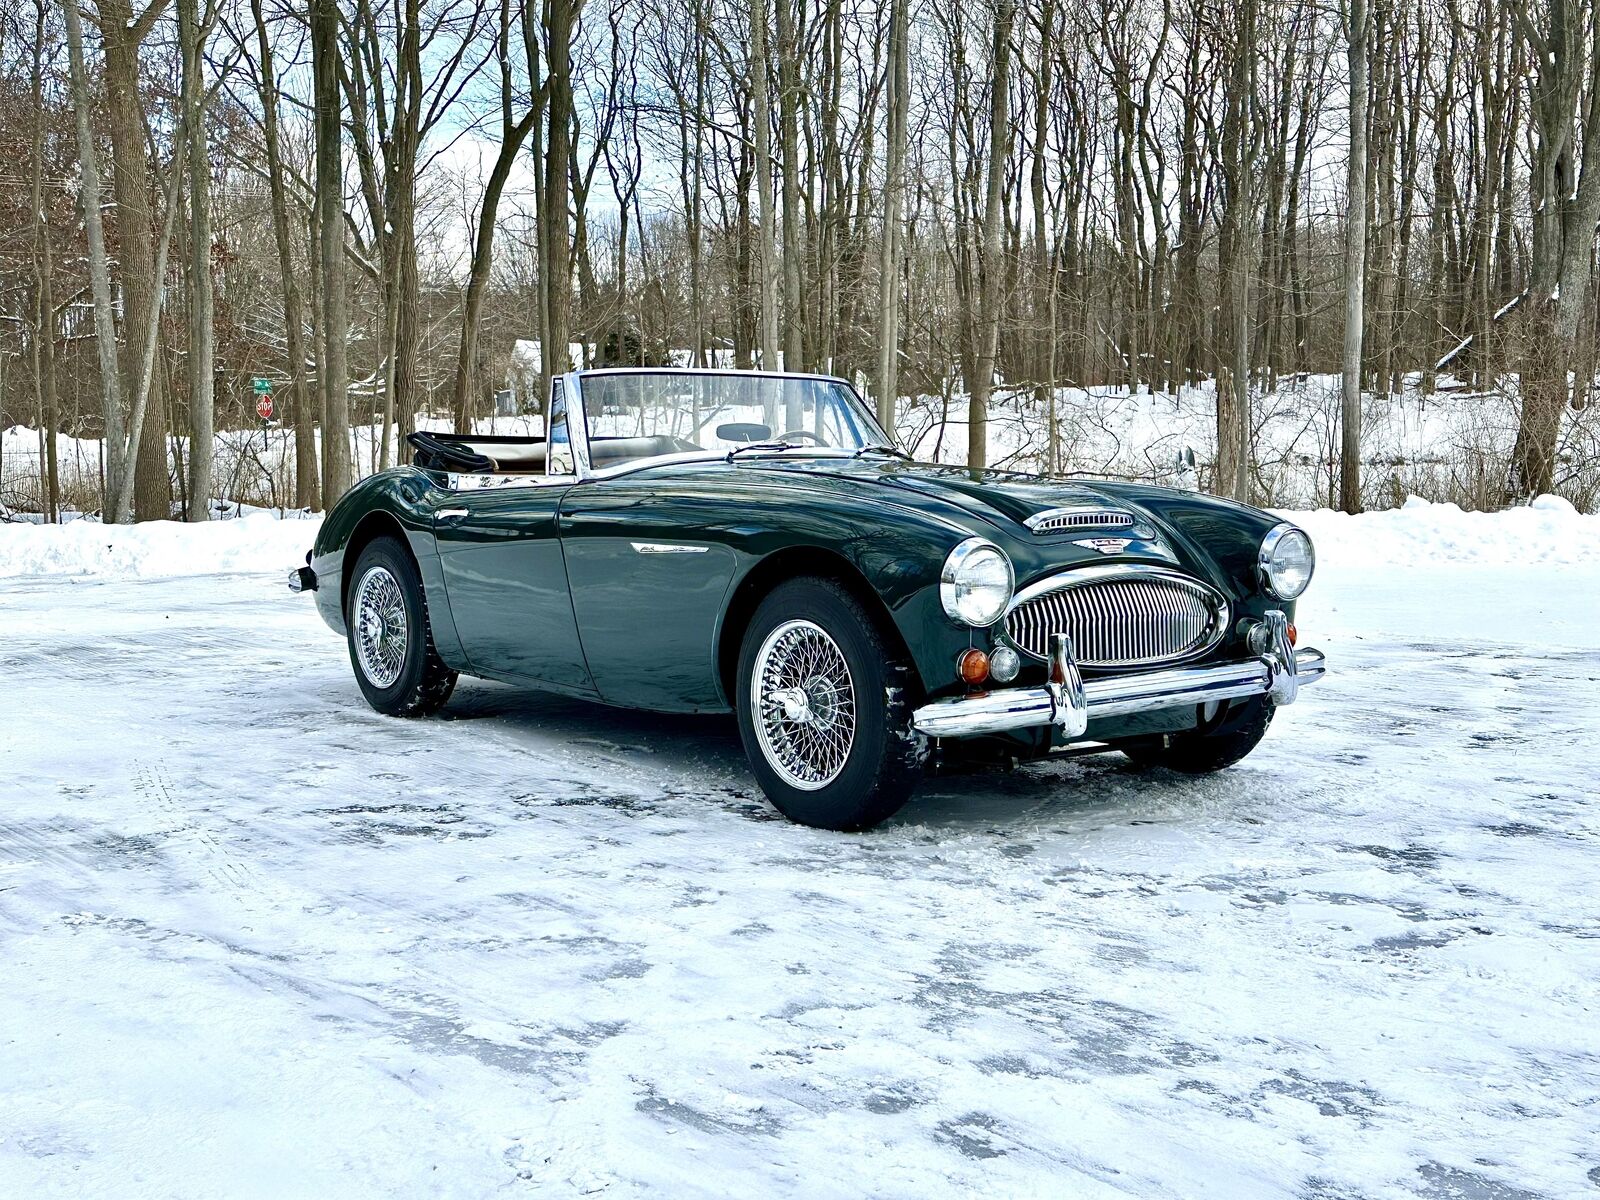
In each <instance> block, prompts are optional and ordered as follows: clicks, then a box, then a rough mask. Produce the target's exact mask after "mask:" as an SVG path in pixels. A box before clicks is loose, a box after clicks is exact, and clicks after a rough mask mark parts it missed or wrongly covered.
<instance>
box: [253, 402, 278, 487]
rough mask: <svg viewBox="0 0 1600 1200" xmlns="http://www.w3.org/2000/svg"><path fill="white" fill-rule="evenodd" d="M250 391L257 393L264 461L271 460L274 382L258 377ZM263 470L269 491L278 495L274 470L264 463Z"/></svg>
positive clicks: (257, 411)
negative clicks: (274, 480)
mask: <svg viewBox="0 0 1600 1200" xmlns="http://www.w3.org/2000/svg"><path fill="white" fill-rule="evenodd" d="M250 390H251V391H253V392H254V393H255V397H256V416H258V417H260V418H261V453H262V455H263V456H264V459H265V458H270V457H271V455H272V441H271V438H272V435H271V434H270V433H269V432H268V430H269V429H270V428H271V425H272V380H270V379H266V378H263V377H262V376H260V375H257V376H255V377H254V378H252V379H251V380H250ZM261 469H262V470H263V471H265V472H266V474H267V487H268V490H269V491H270V492H272V493H276V492H277V486H276V485H275V484H274V483H273V475H272V468H271V467H270V466H269V465H268V464H267V463H266V462H265V461H263V462H262V463H261Z"/></svg>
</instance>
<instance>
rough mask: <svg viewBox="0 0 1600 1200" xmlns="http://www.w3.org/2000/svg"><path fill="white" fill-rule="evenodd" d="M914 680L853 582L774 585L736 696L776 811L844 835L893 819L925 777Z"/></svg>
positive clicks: (743, 732) (748, 748) (751, 634)
mask: <svg viewBox="0 0 1600 1200" xmlns="http://www.w3.org/2000/svg"><path fill="white" fill-rule="evenodd" d="M912 678H913V675H912V672H911V668H910V666H909V665H908V664H906V663H905V662H903V661H901V659H900V658H899V656H898V655H896V654H895V653H893V652H892V651H891V650H890V648H889V646H888V644H887V639H886V638H885V637H884V636H883V634H882V633H881V632H880V631H879V629H878V627H877V624H876V622H874V620H873V619H872V616H871V614H870V613H868V612H867V611H866V610H865V608H863V606H862V605H861V603H860V602H859V601H858V600H857V599H856V598H855V597H854V596H852V595H851V594H850V592H849V591H848V590H846V589H845V588H844V587H842V586H840V585H839V584H837V583H835V582H834V581H832V580H828V579H811V578H806V579H794V580H790V581H789V582H787V583H784V584H781V585H780V586H779V587H777V588H775V589H774V590H773V592H772V594H771V595H769V596H768V597H767V598H766V599H765V600H763V601H762V602H761V605H760V606H759V607H758V608H757V609H756V612H755V615H754V617H752V618H751V621H750V627H749V628H748V629H747V630H746V631H745V635H744V645H743V648H742V650H741V652H740V655H739V686H738V696H737V700H736V708H737V712H738V718H739V733H740V736H741V737H742V738H743V740H744V749H745V754H746V755H748V756H749V759H750V767H751V770H753V771H754V772H755V776H756V780H757V782H759V783H760V784H761V790H762V791H763V792H765V793H766V794H767V798H768V799H769V800H771V801H772V803H773V806H774V807H776V808H777V809H778V811H779V812H781V813H783V815H784V816H786V817H788V818H789V819H790V820H791V821H797V822H799V823H800V824H802V825H812V826H815V827H817V828H819V829H833V830H838V831H840V832H853V831H856V830H861V829H870V828H871V827H872V826H874V825H876V824H878V823H879V822H880V821H883V820H886V819H887V818H888V817H890V816H892V815H893V814H894V813H895V812H896V811H897V810H898V809H899V808H900V806H901V805H903V804H904V803H905V802H906V801H907V800H908V799H910V797H911V793H912V791H913V790H914V789H915V788H916V785H917V782H918V781H919V780H920V778H921V776H922V764H923V759H924V753H923V749H922V746H923V743H922V740H921V739H920V738H918V737H916V736H915V735H914V734H913V733H912V731H911V695H910V690H911V689H910V681H911V680H912Z"/></svg>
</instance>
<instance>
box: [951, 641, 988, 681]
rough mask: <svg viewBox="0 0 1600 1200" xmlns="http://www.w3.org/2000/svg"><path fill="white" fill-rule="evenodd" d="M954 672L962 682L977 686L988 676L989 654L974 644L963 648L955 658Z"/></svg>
mask: <svg viewBox="0 0 1600 1200" xmlns="http://www.w3.org/2000/svg"><path fill="white" fill-rule="evenodd" d="M956 674H957V675H959V676H961V682H962V683H965V684H967V685H969V686H971V687H977V686H978V685H979V684H981V683H983V682H984V681H985V680H986V679H988V678H989V656H988V655H987V654H985V653H984V652H983V651H982V650H979V649H978V648H977V647H976V646H974V647H972V648H971V649H968V650H963V651H962V652H961V657H959V658H958V659H956Z"/></svg>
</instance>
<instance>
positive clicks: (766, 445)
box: [728, 442, 800, 462]
mask: <svg viewBox="0 0 1600 1200" xmlns="http://www.w3.org/2000/svg"><path fill="white" fill-rule="evenodd" d="M798 449H800V443H799V442H746V443H745V444H744V445H742V446H735V447H734V448H733V449H732V450H729V451H728V461H729V462H732V461H733V459H734V456H735V455H739V454H743V453H744V452H745V451H746V450H798Z"/></svg>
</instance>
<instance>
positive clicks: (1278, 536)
mask: <svg viewBox="0 0 1600 1200" xmlns="http://www.w3.org/2000/svg"><path fill="white" fill-rule="evenodd" d="M1301 542H1303V543H1304V544H1305V578H1304V579H1302V580H1300V586H1299V587H1295V586H1294V584H1293V582H1292V581H1286V580H1285V578H1284V576H1285V575H1286V574H1287V573H1288V571H1289V569H1290V568H1289V566H1288V564H1287V562H1286V561H1285V559H1286V557H1287V554H1288V553H1289V552H1290V551H1292V550H1293V549H1294V548H1295V547H1296V546H1297V545H1298V544H1299V543H1301ZM1256 564H1257V569H1258V573H1259V574H1260V577H1261V586H1262V587H1263V588H1264V589H1266V591H1267V594H1268V595H1271V596H1276V597H1277V598H1278V599H1279V600H1295V599H1298V598H1299V597H1300V596H1303V595H1304V594H1305V590H1306V588H1308V587H1310V586H1311V578H1312V576H1314V575H1315V574H1316V573H1317V548H1316V546H1315V545H1313V544H1312V541H1311V536H1310V534H1308V533H1306V531H1305V530H1304V529H1301V528H1300V527H1299V526H1298V525H1291V524H1290V523H1289V522H1288V521H1281V522H1279V523H1278V524H1277V525H1274V526H1273V527H1272V528H1271V529H1269V530H1267V536H1266V537H1264V538H1262V539H1261V550H1260V552H1259V553H1258V554H1257V556H1256Z"/></svg>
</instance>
